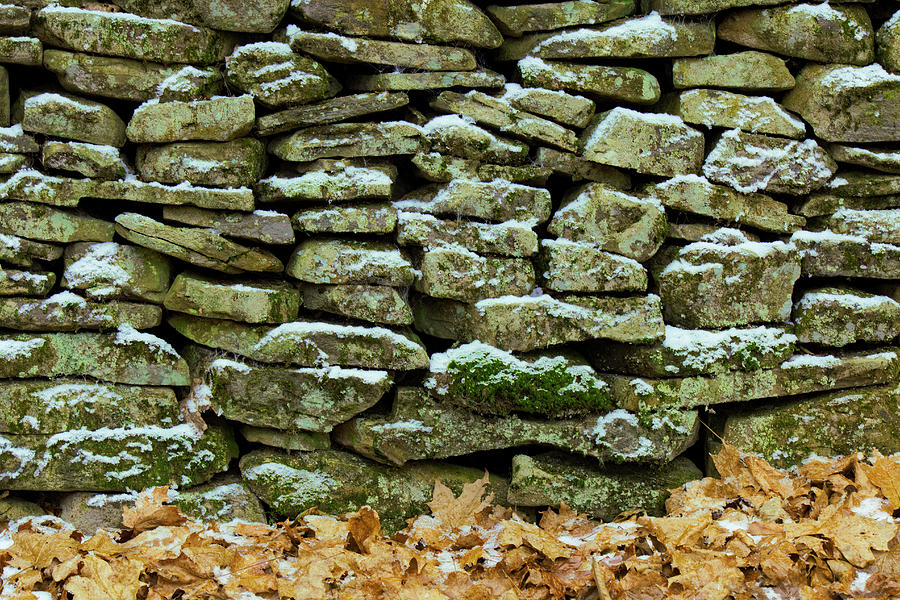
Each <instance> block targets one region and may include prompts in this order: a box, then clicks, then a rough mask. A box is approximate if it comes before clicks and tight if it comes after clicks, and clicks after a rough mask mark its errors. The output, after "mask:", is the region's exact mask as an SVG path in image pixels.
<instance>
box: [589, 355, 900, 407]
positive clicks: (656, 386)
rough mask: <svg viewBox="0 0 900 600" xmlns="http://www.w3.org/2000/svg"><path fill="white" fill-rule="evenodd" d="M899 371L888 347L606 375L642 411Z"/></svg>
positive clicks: (890, 376) (777, 394)
mask: <svg viewBox="0 0 900 600" xmlns="http://www.w3.org/2000/svg"><path fill="white" fill-rule="evenodd" d="M898 371H900V357H898V355H897V352H896V350H894V349H891V348H882V349H876V350H871V351H855V352H852V351H851V352H844V353H838V354H833V355H811V354H795V355H794V356H792V357H791V358H790V359H789V360H787V361H785V362H783V363H781V365H779V366H777V367H775V368H774V369H757V370H755V371H730V372H726V373H721V374H719V375H712V376H696V377H678V378H665V379H660V378H649V377H640V378H636V377H634V376H633V375H604V379H605V380H606V381H607V382H608V383H609V385H610V388H611V391H612V398H613V402H614V403H615V404H616V405H617V406H621V407H623V408H625V409H627V410H634V411H640V410H646V409H653V408H662V407H670V408H690V407H694V406H704V405H707V404H722V403H726V402H747V401H749V400H760V399H763V398H781V397H784V396H799V395H801V394H811V393H814V392H822V391H827V390H836V389H845V388H855V387H861V386H867V385H879V384H886V383H891V382H894V381H896V378H897V374H898Z"/></svg>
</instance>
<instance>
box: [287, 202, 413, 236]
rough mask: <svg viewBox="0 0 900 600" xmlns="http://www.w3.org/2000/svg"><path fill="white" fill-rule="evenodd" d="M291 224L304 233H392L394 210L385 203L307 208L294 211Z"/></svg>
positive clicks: (395, 224) (395, 220) (395, 216)
mask: <svg viewBox="0 0 900 600" xmlns="http://www.w3.org/2000/svg"><path fill="white" fill-rule="evenodd" d="M291 223H292V224H293V226H294V229H296V230H297V231H302V232H304V233H393V232H394V229H395V228H396V227H397V210H396V209H394V208H393V207H392V206H391V205H390V204H387V203H385V202H378V203H374V204H344V205H341V206H326V207H321V208H308V209H306V210H301V211H297V212H295V213H294V216H293V217H291Z"/></svg>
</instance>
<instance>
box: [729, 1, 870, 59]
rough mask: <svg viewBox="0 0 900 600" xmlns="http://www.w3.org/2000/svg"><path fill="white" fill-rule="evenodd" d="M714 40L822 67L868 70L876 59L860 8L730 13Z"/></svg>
mask: <svg viewBox="0 0 900 600" xmlns="http://www.w3.org/2000/svg"><path fill="white" fill-rule="evenodd" d="M716 35H717V36H718V37H719V39H720V40H726V41H729V42H734V43H736V44H740V45H741V46H747V47H750V48H756V49H758V50H768V51H770V52H774V53H775V54H781V55H783V56H793V57H795V58H802V59H805V60H811V61H816V62H824V63H844V64H852V65H867V64H869V63H871V62H872V61H873V60H874V58H875V32H874V31H873V30H872V22H871V21H870V20H869V15H868V13H867V12H866V9H865V7H863V6H860V5H858V4H846V5H838V6H834V5H831V4H827V5H825V6H822V5H821V4H811V3H810V4H796V5H792V6H776V7H772V8H764V9H759V8H747V9H743V10H737V11H734V12H731V13H728V14H727V15H726V16H725V18H723V19H722V21H721V22H720V23H719V26H718V28H717V29H716Z"/></svg>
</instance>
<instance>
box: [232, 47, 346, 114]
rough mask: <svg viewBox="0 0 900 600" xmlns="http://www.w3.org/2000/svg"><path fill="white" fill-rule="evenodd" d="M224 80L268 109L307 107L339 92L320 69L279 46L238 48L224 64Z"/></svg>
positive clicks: (335, 82)
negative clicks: (294, 106) (299, 105)
mask: <svg viewBox="0 0 900 600" xmlns="http://www.w3.org/2000/svg"><path fill="white" fill-rule="evenodd" d="M225 76H226V78H227V79H228V82H229V83H230V84H231V85H233V86H235V87H237V88H238V89H240V90H242V91H244V92H247V93H248V94H252V95H253V97H254V98H255V99H256V101H257V102H259V103H260V104H262V105H264V106H266V107H268V108H280V107H283V106H291V105H294V104H307V103H309V102H314V101H316V100H323V99H325V98H330V97H332V96H334V95H335V94H337V93H338V92H339V91H340V90H341V84H340V83H338V81H337V80H336V79H335V78H334V77H332V76H331V74H329V73H328V71H326V70H325V68H324V67H323V66H322V65H320V64H319V63H317V62H316V61H314V60H313V59H311V58H309V57H307V56H302V55H300V54H297V53H295V52H293V51H291V47H290V46H288V45H287V44H284V43H279V42H258V43H254V44H246V45H244V46H239V47H238V48H237V49H235V51H234V52H233V53H232V54H231V56H229V57H228V58H227V59H226V61H225Z"/></svg>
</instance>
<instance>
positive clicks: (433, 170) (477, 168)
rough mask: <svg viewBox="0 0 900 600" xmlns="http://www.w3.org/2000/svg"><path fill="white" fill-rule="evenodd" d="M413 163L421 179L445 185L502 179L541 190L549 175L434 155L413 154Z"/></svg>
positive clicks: (542, 169) (540, 170) (533, 168)
mask: <svg viewBox="0 0 900 600" xmlns="http://www.w3.org/2000/svg"><path fill="white" fill-rule="evenodd" d="M412 163H413V165H415V167H416V170H417V171H418V173H419V175H420V176H421V177H422V178H423V179H427V180H428V181H434V182H436V183H447V182H449V181H453V180H454V179H475V180H477V181H493V180H494V179H505V180H506V181H509V182H511V183H522V184H525V185H534V186H542V185H545V184H546V183H547V178H548V177H549V176H550V174H551V173H552V171H551V170H550V169H549V168H547V167H539V166H536V165H527V164H526V165H492V164H489V163H483V162H481V161H479V160H475V159H470V158H460V157H458V156H448V155H444V154H439V153H437V152H428V153H421V154H416V155H415V156H413V158H412Z"/></svg>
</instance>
